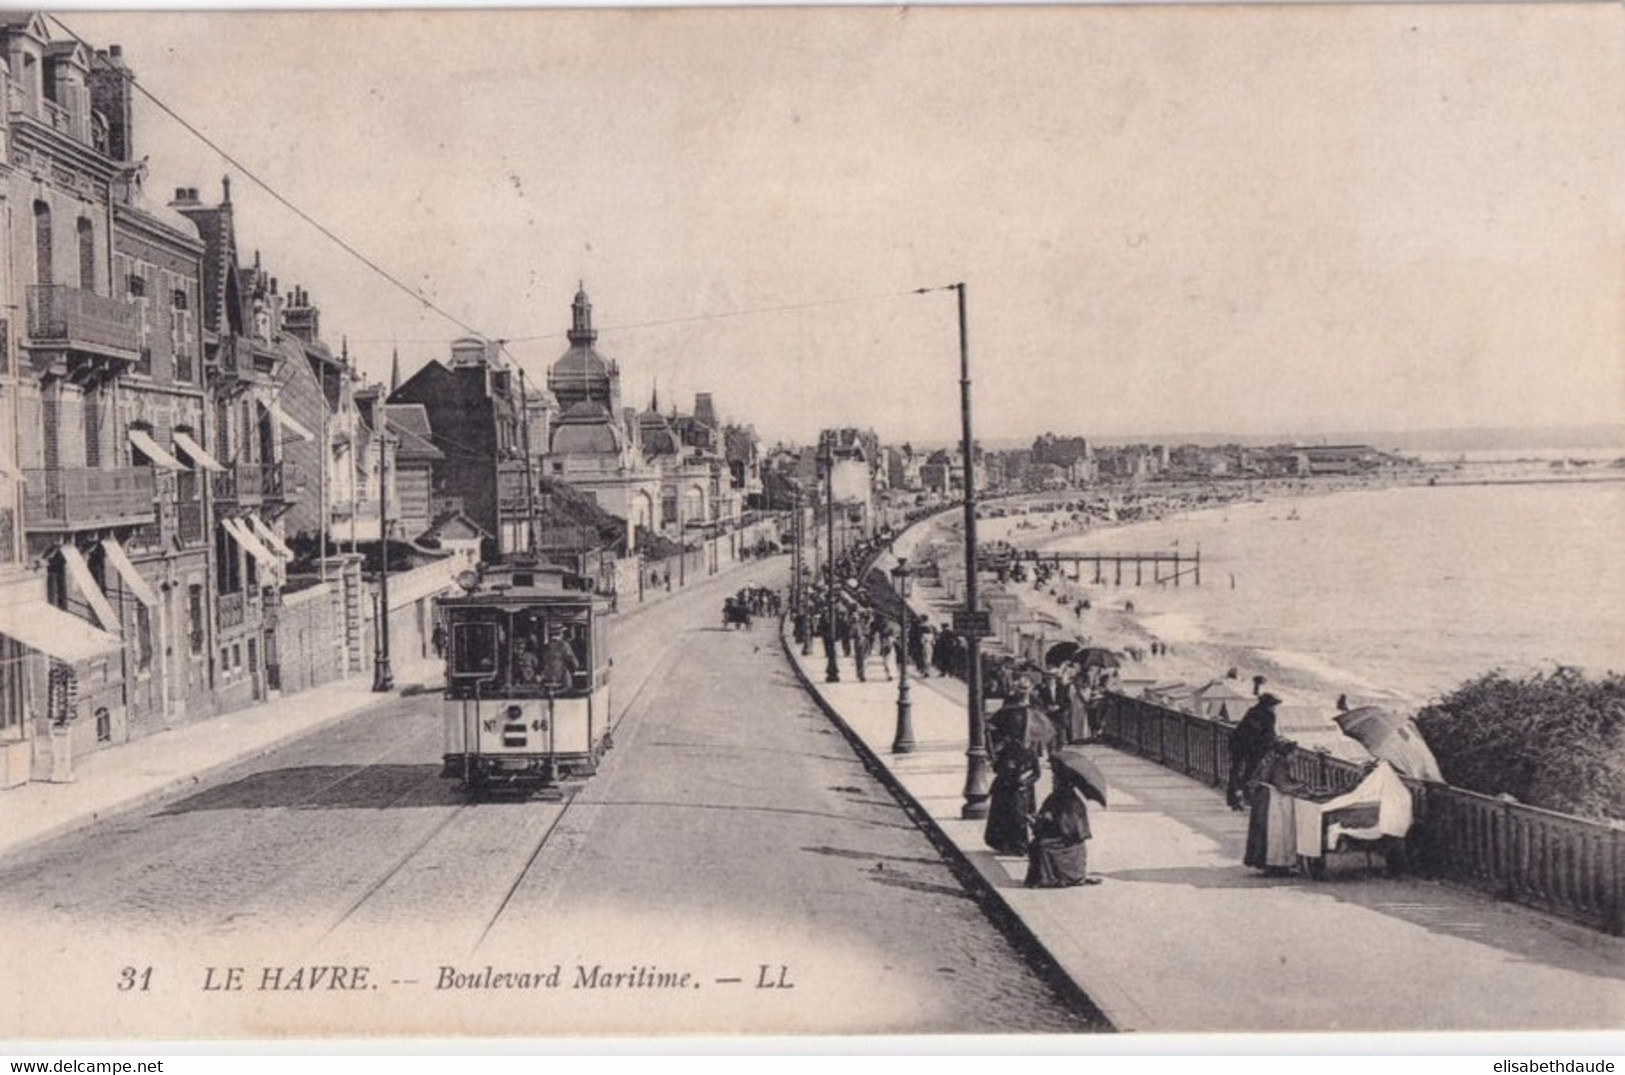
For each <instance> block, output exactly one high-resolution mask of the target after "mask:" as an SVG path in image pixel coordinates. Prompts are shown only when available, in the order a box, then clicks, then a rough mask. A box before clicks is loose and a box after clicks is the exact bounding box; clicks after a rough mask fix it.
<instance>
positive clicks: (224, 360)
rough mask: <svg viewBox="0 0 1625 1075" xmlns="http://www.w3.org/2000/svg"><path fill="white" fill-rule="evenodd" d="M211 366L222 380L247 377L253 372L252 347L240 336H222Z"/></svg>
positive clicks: (251, 344)
mask: <svg viewBox="0 0 1625 1075" xmlns="http://www.w3.org/2000/svg"><path fill="white" fill-rule="evenodd" d="M211 365H213V366H214V367H215V369H216V371H217V373H218V375H219V376H220V378H221V379H222V380H227V381H235V380H238V379H239V378H242V377H247V376H248V375H249V374H251V373H253V372H254V345H253V343H251V342H250V341H248V340H246V339H244V338H243V337H241V336H222V337H221V338H220V345H219V346H218V347H217V348H215V352H214V360H213V362H212V363H211Z"/></svg>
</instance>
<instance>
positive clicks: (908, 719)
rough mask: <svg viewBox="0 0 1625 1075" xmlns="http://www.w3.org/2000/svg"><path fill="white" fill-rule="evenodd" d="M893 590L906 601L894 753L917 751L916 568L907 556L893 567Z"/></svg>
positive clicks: (892, 743) (899, 661)
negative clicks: (912, 668)
mask: <svg viewBox="0 0 1625 1075" xmlns="http://www.w3.org/2000/svg"><path fill="white" fill-rule="evenodd" d="M891 577H892V589H894V590H895V591H896V592H897V596H898V597H899V598H900V599H901V600H902V602H903V640H902V647H901V649H900V650H899V652H898V660H897V735H896V736H895V737H894V738H893V739H892V742H891V752H892V753H893V754H912V753H914V703H913V702H911V701H910V700H909V697H908V650H909V616H908V599H909V597H910V596H911V595H912V593H913V591H914V585H913V583H914V571H913V569H912V568H910V567H909V566H908V560H907V559H900V560H898V561H897V566H896V567H894V568H892V571H891Z"/></svg>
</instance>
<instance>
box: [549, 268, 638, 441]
mask: <svg viewBox="0 0 1625 1075" xmlns="http://www.w3.org/2000/svg"><path fill="white" fill-rule="evenodd" d="M568 336H569V340H570V349H569V350H568V351H566V352H564V354H562V355H560V356H559V358H558V361H556V362H554V363H553V365H552V368H550V369H549V370H548V371H547V387H548V390H549V391H551V392H552V393H553V397H554V398H555V399H557V400H558V401H559V406H560V407H562V408H566V409H568V408H569V407H570V406H571V405H572V404H575V403H583V402H588V403H598V404H601V405H602V406H603V407H604V409H605V410H607V411H608V412H609V413H610V414H617V413H619V411H620V406H621V385H620V380H621V377H620V372H621V371H620V367H619V366H617V365H616V363H615V361H614V360H613V359H610V358H606V357H605V356H603V355H601V354H599V353H598V350H597V348H596V347H594V344H595V343H596V342H597V340H598V330H597V329H595V328H593V327H592V300H591V299H589V298H588V297H587V289H586V285H585V283H583V284H582V286H581V288H580V290H578V291H577V292H576V297H575V301H574V302H572V303H571V304H570V331H569V333H568Z"/></svg>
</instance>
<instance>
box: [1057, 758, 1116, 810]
mask: <svg viewBox="0 0 1625 1075" xmlns="http://www.w3.org/2000/svg"><path fill="white" fill-rule="evenodd" d="M1052 759H1053V761H1054V763H1055V773H1056V776H1057V777H1058V778H1064V779H1066V780H1069V781H1071V782H1072V783H1073V784H1074V785H1076V786H1077V788H1078V790H1079V791H1081V792H1083V797H1084V798H1086V799H1093V800H1094V801H1095V802H1097V803H1099V804H1100V805H1101V806H1105V805H1106V790H1107V785H1106V775H1105V774H1104V773H1102V772H1101V771H1100V767H1099V766H1097V765H1096V764H1095V763H1094V762H1093V761H1092V760H1090V758H1089V757H1088V756H1087V755H1085V754H1083V753H1080V752H1079V751H1076V750H1058V751H1056V752H1055V753H1054V755H1052Z"/></svg>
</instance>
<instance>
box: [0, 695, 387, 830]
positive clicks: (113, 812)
mask: <svg viewBox="0 0 1625 1075" xmlns="http://www.w3.org/2000/svg"><path fill="white" fill-rule="evenodd" d="M403 696H404V695H402V694H398V693H392V694H389V695H383V696H380V697H379V698H377V699H376V700H369V701H367V702H365V703H363V704H362V705H359V706H356V707H355V708H353V709H346V710H342V711H340V712H337V713H334V714H332V715H330V716H327V717H322V718H320V719H319V720H317V721H315V722H313V723H311V724H307V725H305V726H304V727H302V728H298V729H294V730H290V731H288V732H285V733H284V734H281V735H277V736H275V737H274V738H271V739H268V740H266V741H264V742H262V743H259V744H257V745H255V746H254V747H252V748H251V749H249V750H246V751H244V752H242V753H240V754H234V755H232V756H231V757H229V758H223V759H221V760H219V761H216V762H212V763H210V764H208V765H205V766H203V767H202V768H201V769H196V770H194V771H192V772H189V773H185V774H183V775H180V776H175V777H171V778H169V779H168V780H166V781H164V782H163V783H162V784H159V785H157V786H155V787H151V788H148V789H146V790H145V791H138V792H135V793H133V794H131V795H129V796H126V797H125V798H123V799H119V800H117V801H115V802H111V803H109V804H107V805H106V806H103V807H101V808H100V809H97V810H92V811H91V812H89V813H87V814H81V815H79V816H78V817H71V818H68V819H66V820H64V821H61V822H58V823H57V824H55V825H52V826H50V827H49V828H45V829H41V830H40V831H39V832H34V833H30V834H28V835H27V836H23V837H20V838H18V839H16V840H13V841H4V840H0V858H5V857H10V856H12V855H17V854H21V853H23V852H25V851H29V850H32V849H33V848H35V847H38V846H39V845H40V844H44V843H49V842H50V841H52V840H55V839H57V838H59V837H62V836H67V835H68V834H70V833H74V832H78V831H80V830H82V829H89V828H94V827H95V826H97V825H99V824H101V823H102V822H104V821H110V820H112V819H114V818H117V817H120V816H122V815H124V814H128V813H130V812H132V811H135V810H139V809H141V808H142V807H145V806H149V805H151V804H152V803H155V802H158V801H160V800H162V799H167V798H169V797H170V796H173V795H175V794H177V793H179V792H181V791H184V790H186V789H187V788H190V787H194V786H196V785H197V784H200V783H202V782H203V781H205V780H207V779H208V778H209V777H211V776H214V775H215V774H216V773H220V772H223V771H224V770H226V769H229V768H230V767H231V766H233V765H237V764H240V763H241V762H245V761H252V760H253V759H255V758H261V757H264V756H265V755H267V754H269V753H271V752H272V751H273V750H277V749H279V748H281V747H283V746H286V745H287V744H289V743H291V742H293V741H294V740H296V739H301V738H303V737H304V736H307V735H312V734H314V733H316V732H319V731H321V730H322V729H324V728H327V727H330V726H331V725H334V724H337V723H339V722H340V721H343V720H347V719H349V718H350V717H356V716H360V715H361V714H362V713H365V712H367V711H369V710H371V709H375V708H378V707H379V706H383V705H386V704H388V703H389V702H391V701H398V700H399V699H400V698H401V697H403ZM230 715H231V714H230V713H220V714H216V715H215V716H213V717H206V718H204V719H205V720H218V719H219V718H220V717H226V716H230Z"/></svg>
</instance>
